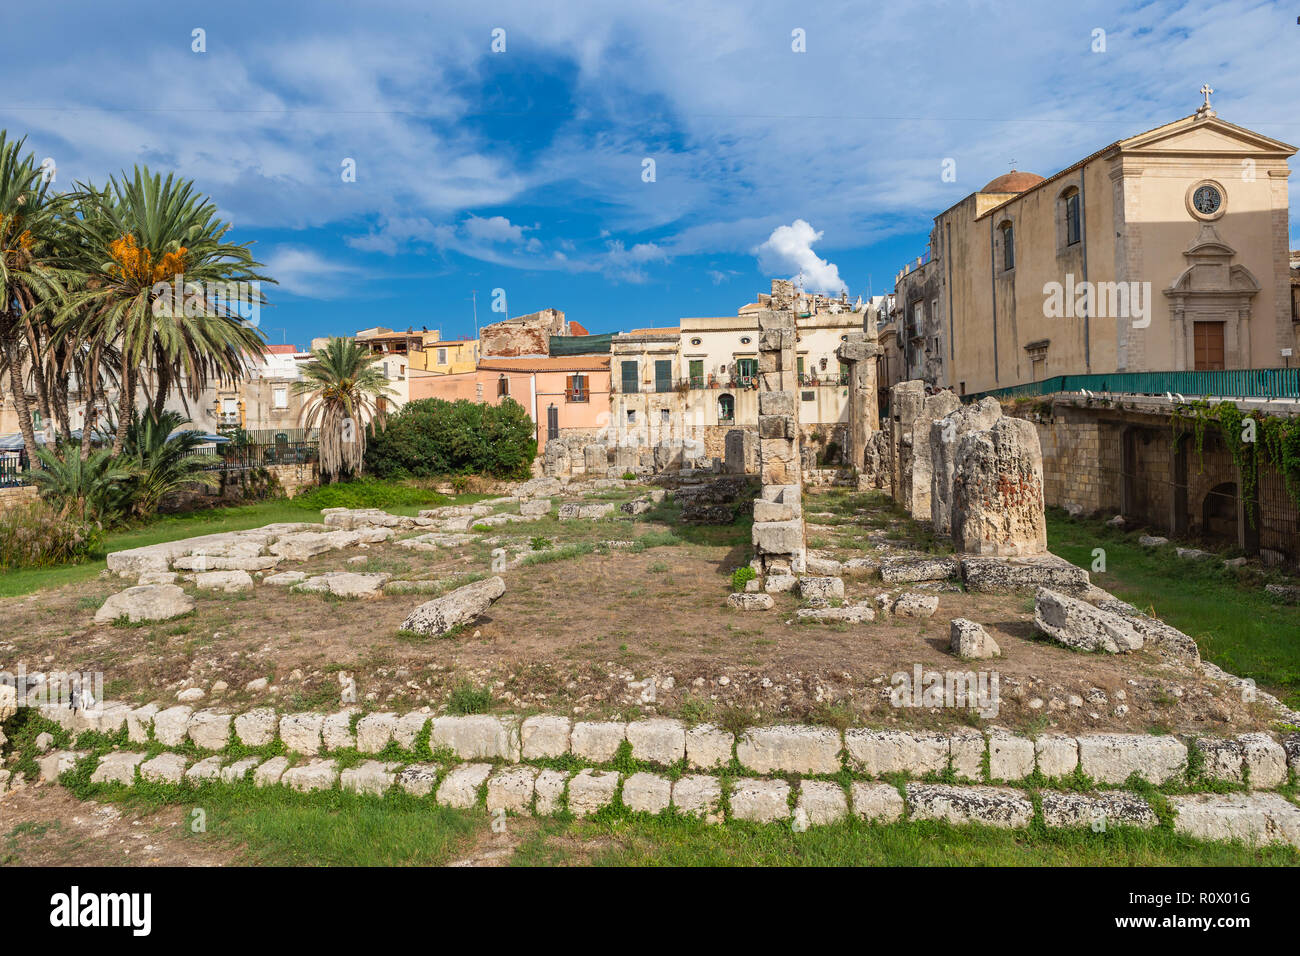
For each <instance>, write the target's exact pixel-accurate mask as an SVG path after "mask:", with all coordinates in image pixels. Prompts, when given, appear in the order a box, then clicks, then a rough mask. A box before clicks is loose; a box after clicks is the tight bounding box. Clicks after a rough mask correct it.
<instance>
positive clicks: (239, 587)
mask: <svg viewBox="0 0 1300 956" xmlns="http://www.w3.org/2000/svg"><path fill="white" fill-rule="evenodd" d="M194 586H195V587H197V588H199V589H200V590H203V591H224V592H226V593H227V594H234V593H236V592H238V591H251V590H252V589H253V576H252V575H251V574H249V573H248V572H247V571H202V572H200V573H198V574H196V575H194Z"/></svg>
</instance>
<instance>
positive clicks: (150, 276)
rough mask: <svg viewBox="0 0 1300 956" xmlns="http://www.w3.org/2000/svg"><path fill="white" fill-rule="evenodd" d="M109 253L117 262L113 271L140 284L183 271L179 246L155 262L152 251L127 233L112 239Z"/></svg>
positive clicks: (182, 254) (183, 256)
mask: <svg viewBox="0 0 1300 956" xmlns="http://www.w3.org/2000/svg"><path fill="white" fill-rule="evenodd" d="M108 250H109V254H110V255H112V257H113V260H114V261H115V262H116V263H118V265H117V267H116V268H115V270H114V271H115V272H117V274H118V275H119V276H121V277H122V278H123V279H126V280H127V281H128V282H136V283H139V284H140V285H153V284H154V283H155V282H161V281H162V280H164V279H170V278H171V277H172V276H174V275H177V274H178V273H183V272H184V271H185V253H186V252H187V251H188V250H187V249H186V248H185V247H184V246H181V247H180V248H179V249H177V250H176V251H175V252H168V253H166V254H165V255H163V256H162V258H160V259H159V260H158V261H157V262H156V263H155V262H154V261H153V253H152V252H150V251H149V249H148V248H146V247H142V246H139V245H137V244H136V241H135V236H133V235H130V234H127V235H125V236H123V237H122V238H121V239H114V240H113V241H112V242H111V243H109V245H108Z"/></svg>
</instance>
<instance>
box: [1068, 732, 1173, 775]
mask: <svg viewBox="0 0 1300 956" xmlns="http://www.w3.org/2000/svg"><path fill="white" fill-rule="evenodd" d="M1078 740H1079V764H1080V766H1081V767H1082V768H1083V772H1084V773H1086V774H1087V775H1088V776H1089V777H1091V778H1092V779H1093V780H1096V781H1097V782H1098V783H1124V782H1125V781H1126V780H1128V778H1129V777H1130V776H1131V775H1132V774H1134V773H1136V774H1137V775H1138V776H1139V777H1141V778H1142V779H1143V780H1146V781H1147V782H1148V783H1157V784H1158V783H1164V782H1165V781H1168V780H1174V779H1177V778H1180V777H1182V776H1183V774H1184V773H1186V771H1187V746H1186V745H1185V744H1184V743H1183V742H1182V741H1181V740H1179V739H1178V738H1176V737H1161V736H1153V735H1148V734H1084V735H1083V736H1080V737H1079V738H1078Z"/></svg>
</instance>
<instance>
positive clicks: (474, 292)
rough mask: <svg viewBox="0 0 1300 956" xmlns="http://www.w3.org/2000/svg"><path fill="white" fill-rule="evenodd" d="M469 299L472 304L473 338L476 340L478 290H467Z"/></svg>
mask: <svg viewBox="0 0 1300 956" xmlns="http://www.w3.org/2000/svg"><path fill="white" fill-rule="evenodd" d="M469 295H470V299H472V300H473V302H474V338H476V339H477V338H478V289H470V290H469Z"/></svg>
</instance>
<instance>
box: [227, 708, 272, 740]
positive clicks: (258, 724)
mask: <svg viewBox="0 0 1300 956" xmlns="http://www.w3.org/2000/svg"><path fill="white" fill-rule="evenodd" d="M279 724H280V721H279V718H278V717H277V716H276V713H275V711H274V710H273V709H272V708H270V707H257V708H254V709H253V710H249V711H245V712H244V713H242V714H239V715H238V716H237V717H235V736H236V737H238V738H239V741H240V743H242V744H243V745H244V746H246V747H265V746H266V745H267V744H269V743H271V741H273V740H275V733H276V729H277V728H278V727H279Z"/></svg>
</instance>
